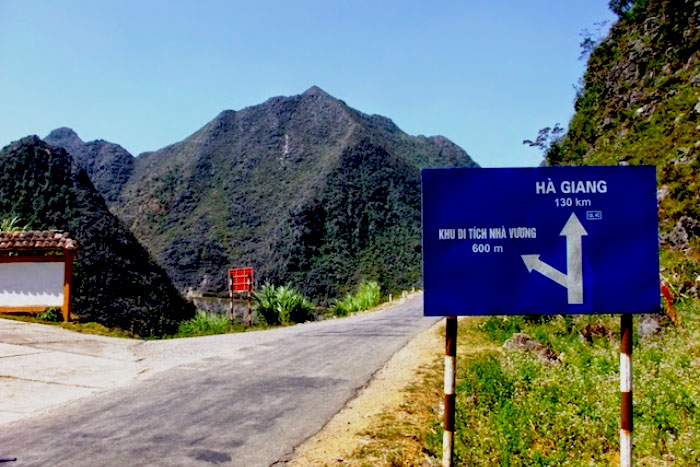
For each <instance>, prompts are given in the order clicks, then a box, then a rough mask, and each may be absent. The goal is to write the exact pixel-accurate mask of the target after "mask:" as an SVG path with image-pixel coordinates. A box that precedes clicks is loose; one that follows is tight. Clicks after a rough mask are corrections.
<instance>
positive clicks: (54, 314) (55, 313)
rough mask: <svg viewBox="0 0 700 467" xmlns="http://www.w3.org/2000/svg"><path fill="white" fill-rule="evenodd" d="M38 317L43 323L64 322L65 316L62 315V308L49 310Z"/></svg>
mask: <svg viewBox="0 0 700 467" xmlns="http://www.w3.org/2000/svg"><path fill="white" fill-rule="evenodd" d="M36 317H37V318H39V319H40V320H43V321H51V322H56V321H63V315H62V314H61V309H60V308H53V307H52V308H47V309H45V310H44V311H42V312H41V313H39V314H38V315H36Z"/></svg>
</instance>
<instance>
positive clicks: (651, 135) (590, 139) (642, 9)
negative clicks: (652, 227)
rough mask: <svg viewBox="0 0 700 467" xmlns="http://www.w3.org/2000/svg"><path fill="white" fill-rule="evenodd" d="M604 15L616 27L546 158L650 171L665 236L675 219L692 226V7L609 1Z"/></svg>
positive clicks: (697, 183)
mask: <svg viewBox="0 0 700 467" xmlns="http://www.w3.org/2000/svg"><path fill="white" fill-rule="evenodd" d="M611 8H612V9H613V10H614V11H615V12H616V13H617V14H618V15H619V16H620V20H619V21H618V22H617V23H616V24H615V25H614V26H613V27H612V29H611V31H610V35H609V37H608V38H607V39H605V40H604V41H602V42H601V43H600V44H599V45H598V46H597V47H596V48H595V49H594V50H593V51H592V53H591V55H590V58H589V61H588V66H587V70H586V74H585V76H584V79H583V88H582V89H581V91H580V92H579V94H578V96H577V99H576V103H575V109H576V114H575V115H574V117H573V118H572V120H571V122H570V124H569V129H568V131H567V133H566V135H565V136H564V137H563V138H561V139H559V140H558V141H556V142H555V143H554V144H552V145H551V146H550V147H549V149H548V151H547V155H546V159H547V162H548V164H549V165H558V164H567V165H569V164H571V165H576V164H584V165H610V164H612V165H616V164H654V165H656V166H657V175H658V180H659V186H660V188H662V189H663V190H664V191H665V193H666V194H665V195H663V196H661V197H660V199H659V220H660V227H661V231H662V233H665V234H667V233H669V232H670V231H672V230H673V228H674V227H675V225H676V224H677V222H678V221H679V220H680V219H681V217H683V216H688V217H690V218H692V219H700V203H698V202H697V196H698V193H700V161H699V159H698V158H699V156H700V139H699V138H698V134H699V133H700V131H699V129H698V128H699V127H700V52H699V51H700V5H698V3H697V1H695V0H637V1H620V0H616V1H612V2H611ZM545 149H546V148H545ZM691 243H692V244H691V245H690V246H691V247H692V246H695V247H696V248H697V247H698V246H700V245H699V243H698V239H697V237H696V238H695V239H694V240H693V239H691Z"/></svg>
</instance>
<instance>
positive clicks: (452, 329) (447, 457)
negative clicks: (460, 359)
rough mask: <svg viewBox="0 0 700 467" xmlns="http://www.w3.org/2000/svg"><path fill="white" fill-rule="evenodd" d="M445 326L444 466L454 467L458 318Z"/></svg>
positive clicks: (450, 320)
mask: <svg viewBox="0 0 700 467" xmlns="http://www.w3.org/2000/svg"><path fill="white" fill-rule="evenodd" d="M446 321H447V322H446V324H445V430H444V431H443V434H442V465H443V467H452V462H453V460H452V458H453V456H454V443H455V379H456V372H457V318H456V317H455V316H448V317H447V319H446Z"/></svg>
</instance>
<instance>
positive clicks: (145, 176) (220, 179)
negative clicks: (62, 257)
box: [49, 86, 477, 302]
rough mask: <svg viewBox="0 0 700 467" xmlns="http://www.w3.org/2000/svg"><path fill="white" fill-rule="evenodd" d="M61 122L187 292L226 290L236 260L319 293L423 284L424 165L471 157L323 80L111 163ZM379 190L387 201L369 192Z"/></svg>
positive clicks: (109, 196) (114, 205) (115, 205)
mask: <svg viewBox="0 0 700 467" xmlns="http://www.w3.org/2000/svg"><path fill="white" fill-rule="evenodd" d="M62 133H65V135H64V139H65V143H64V144H65V145H66V147H67V148H68V149H69V150H70V149H71V147H74V148H77V149H74V150H78V151H82V153H81V154H85V156H82V155H81V156H80V157H77V158H76V159H79V160H81V161H83V165H84V166H85V167H90V166H91V165H90V164H93V165H97V166H100V167H102V168H103V173H104V172H106V173H108V174H111V175H113V176H112V180H113V184H111V185H110V183H108V180H109V178H108V177H107V176H105V177H103V178H104V180H105V181H106V183H105V184H98V183H96V186H98V187H99V189H100V190H101V191H103V193H104V195H105V198H106V200H107V203H108V205H109V206H110V210H111V211H112V212H113V213H114V214H116V215H117V216H118V217H119V218H120V219H121V220H122V221H123V222H124V223H125V224H126V225H127V226H128V227H129V229H130V230H131V231H132V232H134V234H135V235H136V237H137V238H138V240H139V241H140V242H141V243H142V244H143V245H144V246H146V248H147V249H148V250H149V252H150V253H151V255H153V257H154V258H156V260H157V261H158V262H159V264H161V265H162V266H163V267H164V268H165V269H166V270H167V271H168V274H169V275H170V277H172V278H173V280H174V281H175V282H176V284H177V285H178V287H179V288H180V290H186V291H188V292H189V293H194V294H195V295H198V294H207V293H214V294H220V293H223V292H224V290H225V287H226V285H225V284H226V281H225V271H226V269H227V268H228V267H230V266H234V265H243V264H246V265H252V266H254V267H255V268H256V270H257V271H258V275H257V276H256V277H257V278H258V279H259V281H261V282H263V281H272V282H275V283H286V282H291V283H292V284H293V285H295V286H297V287H299V288H300V289H302V290H303V291H304V292H306V293H309V294H311V295H313V296H315V297H319V298H320V299H321V301H324V302H325V301H327V300H329V299H330V298H332V297H334V296H337V295H338V294H340V293H344V292H346V291H348V290H349V289H350V288H351V287H352V286H353V283H356V282H358V281H361V280H363V279H365V278H373V279H377V280H379V282H380V283H381V284H382V286H383V287H384V288H385V289H396V288H405V287H411V286H419V285H420V282H421V279H420V183H419V181H420V172H419V170H420V168H422V167H430V166H441V167H442V166H446V167H456V166H461V167H476V166H477V165H476V163H474V162H473V160H472V159H471V158H470V157H469V155H468V154H467V153H466V152H465V151H464V150H462V149H461V148H459V147H458V146H457V145H455V144H454V143H452V142H451V141H450V140H449V139H447V138H445V137H444V136H440V135H436V136H422V135H421V136H411V135H408V134H406V133H404V132H403V131H402V130H401V129H400V128H399V127H398V126H397V125H396V124H395V123H394V122H393V121H392V120H391V119H389V118H387V117H384V116H380V115H368V114H365V113H363V112H360V111H358V110H356V109H354V108H352V107H350V106H348V105H347V104H346V103H345V102H344V101H342V100H340V99H337V98H335V97H333V96H331V95H330V94H328V93H326V92H325V91H324V90H322V89H321V88H320V87H318V86H312V87H310V88H309V89H307V90H306V91H304V92H303V93H301V94H298V95H294V96H275V97H271V98H269V99H267V100H265V101H264V102H263V103H261V104H257V105H252V106H248V107H245V108H243V109H241V110H223V111H221V112H219V113H218V114H217V115H216V116H215V117H214V118H213V119H212V120H211V121H209V122H207V123H206V124H204V125H203V126H202V127H201V128H199V129H198V130H196V131H195V132H194V133H192V134H191V135H189V136H188V137H186V138H184V139H183V140H181V141H178V142H175V143H173V144H170V145H167V146H164V147H163V148H161V149H158V150H156V151H150V152H145V153H142V154H140V155H139V156H137V157H136V158H132V159H131V160H132V162H133V163H132V164H131V165H130V166H129V167H126V165H125V164H123V161H122V160H120V159H116V158H115V159H114V160H113V162H114V164H115V165H116V167H110V166H109V165H108V162H109V161H106V162H107V163H105V164H99V163H98V164H94V163H93V162H92V161H91V160H90V159H89V158H90V157H94V155H95V154H99V152H97V151H95V150H93V151H92V152H90V151H85V148H84V147H83V146H81V145H80V144H79V143H80V140H79V138H77V135H71V134H68V132H67V131H66V130H65V129H63V131H61V132H59V136H61V134H62ZM54 136H56V135H54ZM49 139H50V138H49ZM76 139H77V140H76ZM59 142H61V141H59ZM90 144H92V145H93V146H95V147H97V146H98V143H97V142H90V143H83V145H90ZM86 158H87V160H85V159H86ZM105 160H106V159H105ZM363 171H373V172H376V173H374V174H371V175H368V174H363ZM127 172H128V177H126V178H123V177H121V176H119V175H123V174H124V173H127ZM114 174H117V175H114ZM368 180H373V182H372V183H374V184H375V185H377V186H372V184H370V183H368ZM384 183H387V184H389V185H390V186H389V187H388V188H387V189H382V188H381V184H384ZM358 187H361V189H360V190H359V191H358ZM382 190H383V191H382ZM381 196H386V197H387V202H388V203H389V205H390V206H389V208H388V209H385V207H384V206H383V205H382V204H381V203H380V202H377V201H376V200H375V199H374V198H376V197H380V198H381ZM340 199H343V200H345V201H344V203H345V204H341V203H338V202H337V201H338V200H340ZM362 203H369V204H366V205H362ZM324 206H333V208H332V209H326V208H325V207H324ZM378 212H381V213H383V214H382V215H383V216H385V218H386V219H385V220H384V221H380V220H378V218H377V213H378ZM399 214H400V215H399ZM338 218H340V219H343V221H342V224H343V227H342V228H340V224H339V222H337V219H338ZM344 229H345V230H344ZM348 232H349V233H348ZM391 232H393V234H392V233H391ZM392 235H393V237H392ZM359 236H367V237H368V238H367V241H365V240H364V239H361V238H359ZM397 239H401V241H403V242H405V243H406V244H407V245H410V246H409V247H408V250H409V253H408V254H406V253H405V252H401V251H400V248H401V246H400V245H399V244H398V242H399V240H397ZM316 256H318V258H316ZM402 261H404V262H405V261H407V262H406V263H405V264H404V265H402V264H400V262H402ZM372 263H377V264H372ZM405 265H408V266H407V268H408V269H407V270H406V271H403V272H402V271H401V269H402V268H403V267H404V266H405Z"/></svg>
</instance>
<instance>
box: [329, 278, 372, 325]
mask: <svg viewBox="0 0 700 467" xmlns="http://www.w3.org/2000/svg"><path fill="white" fill-rule="evenodd" d="M381 299H382V294H381V288H380V287H379V284H378V283H377V282H375V281H365V282H363V283H362V284H360V287H359V288H358V290H357V293H355V294H354V295H353V294H347V295H346V296H345V298H343V299H342V300H337V301H336V302H335V304H334V305H333V312H334V313H335V315H336V316H346V315H348V314H350V313H353V312H355V311H362V310H367V309H370V308H372V307H375V306H377V305H378V304H379V302H380V301H381Z"/></svg>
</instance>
